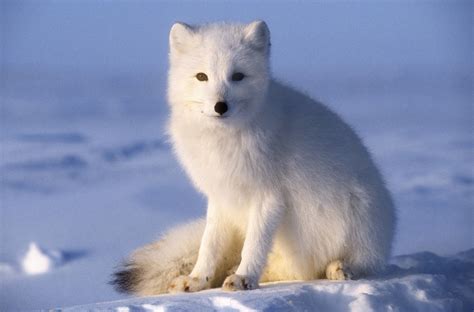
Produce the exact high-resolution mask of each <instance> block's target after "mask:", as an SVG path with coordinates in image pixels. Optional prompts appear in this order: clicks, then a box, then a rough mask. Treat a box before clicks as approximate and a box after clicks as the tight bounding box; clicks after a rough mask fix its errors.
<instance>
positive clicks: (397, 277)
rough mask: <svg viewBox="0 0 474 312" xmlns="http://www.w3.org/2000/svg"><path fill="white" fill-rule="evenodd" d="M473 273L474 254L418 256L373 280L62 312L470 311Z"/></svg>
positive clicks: (166, 297) (266, 287)
mask: <svg viewBox="0 0 474 312" xmlns="http://www.w3.org/2000/svg"><path fill="white" fill-rule="evenodd" d="M395 263H396V264H395ZM397 264H400V265H404V266H405V267H404V268H402V267H400V266H398V265H397ZM473 269H474V249H472V250H470V251H469V252H468V253H462V254H457V255H455V256H451V257H439V256H436V255H435V254H433V253H418V254H414V255H407V256H400V257H396V258H395V259H394V261H393V264H392V265H391V266H389V267H388V268H387V270H386V272H384V273H383V274H380V276H378V277H377V278H374V279H370V280H358V281H347V282H341V281H322V280H321V281H312V282H284V283H266V284H263V285H261V288H259V289H257V290H253V291H250V292H231V293H229V292H223V291H221V290H208V291H203V292H200V293H195V294H178V295H161V296H156V297H148V298H141V299H128V300H119V301H116V302H107V303H100V304H94V305H83V306H76V307H71V308H67V309H64V311H84V310H89V309H98V310H100V311H120V310H124V309H126V308H128V309H129V311H215V310H223V311H245V312H251V311H360V312H367V311H459V310H462V309H463V308H464V309H465V310H466V311H467V310H469V306H470V307H472V306H473V304H474V300H473V299H474V297H473V295H474V294H473V292H474V290H473V289H474V288H473V286H474V280H473V279H472V276H473V273H474V270H473ZM463 301H464V306H463Z"/></svg>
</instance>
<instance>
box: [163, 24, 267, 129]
mask: <svg viewBox="0 0 474 312" xmlns="http://www.w3.org/2000/svg"><path fill="white" fill-rule="evenodd" d="M169 41H170V71H169V76H168V77H169V80H168V97H169V103H170V105H171V110H172V113H173V114H178V115H181V116H180V118H186V119H192V120H195V121H198V122H202V123H203V124H212V125H224V124H226V125H229V124H232V125H238V124H242V123H245V121H249V120H251V119H253V118H254V117H255V116H256V115H257V114H259V113H261V108H262V106H263V102H264V99H265V96H266V93H267V89H268V85H269V56H270V31H269V30H268V27H267V25H266V24H265V22H263V21H255V22H252V23H250V24H247V25H243V24H225V23H218V24H208V25H203V26H190V25H187V24H184V23H175V24H174V25H173V26H172V27H171V31H170V36H169Z"/></svg>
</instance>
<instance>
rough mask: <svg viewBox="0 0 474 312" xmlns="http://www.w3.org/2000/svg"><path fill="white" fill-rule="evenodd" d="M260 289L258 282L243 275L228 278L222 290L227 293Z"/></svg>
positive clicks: (233, 275)
mask: <svg viewBox="0 0 474 312" xmlns="http://www.w3.org/2000/svg"><path fill="white" fill-rule="evenodd" d="M255 288H258V282H257V281H255V280H253V279H251V278H249V277H247V276H242V275H237V274H232V275H230V276H228V277H227V278H226V279H225V281H224V284H222V289H223V290H227V291H235V290H251V289H255Z"/></svg>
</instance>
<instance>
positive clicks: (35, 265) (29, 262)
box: [21, 242, 63, 275]
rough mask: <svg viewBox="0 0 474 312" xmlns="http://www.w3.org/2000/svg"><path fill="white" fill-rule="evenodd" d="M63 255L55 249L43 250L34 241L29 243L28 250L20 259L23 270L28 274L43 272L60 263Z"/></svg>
mask: <svg viewBox="0 0 474 312" xmlns="http://www.w3.org/2000/svg"><path fill="white" fill-rule="evenodd" d="M62 261H63V255H62V254H61V252H59V251H57V250H45V249H43V248H40V247H39V246H38V245H37V244H36V243H34V242H32V243H30V246H29V247H28V252H27V253H26V254H25V256H24V257H23V259H22V260H21V267H22V269H23V272H25V273H26V274H28V275H35V274H43V273H47V272H49V271H51V270H52V269H53V268H55V267H57V266H59V265H61V262H62Z"/></svg>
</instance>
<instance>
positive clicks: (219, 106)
mask: <svg viewBox="0 0 474 312" xmlns="http://www.w3.org/2000/svg"><path fill="white" fill-rule="evenodd" d="M228 109H229V107H228V106H227V103H226V102H217V103H216V105H215V106H214V111H215V112H216V113H218V114H219V115H221V116H222V115H224V114H225V112H227V110H228Z"/></svg>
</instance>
